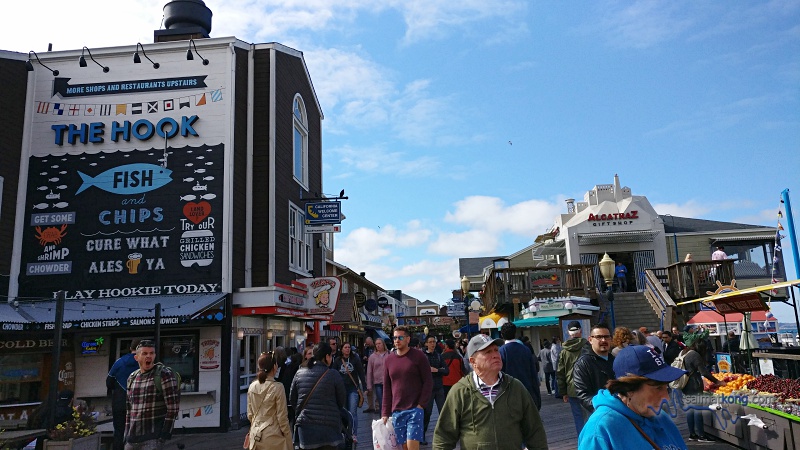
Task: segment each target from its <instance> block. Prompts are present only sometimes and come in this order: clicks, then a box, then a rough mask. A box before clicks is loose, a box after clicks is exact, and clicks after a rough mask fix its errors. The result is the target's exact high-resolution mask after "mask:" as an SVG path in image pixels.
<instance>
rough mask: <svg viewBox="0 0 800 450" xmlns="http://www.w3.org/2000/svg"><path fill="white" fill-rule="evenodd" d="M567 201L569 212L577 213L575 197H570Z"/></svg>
mask: <svg viewBox="0 0 800 450" xmlns="http://www.w3.org/2000/svg"><path fill="white" fill-rule="evenodd" d="M565 201H566V202H567V214H575V199H574V198H568V199H566V200H565Z"/></svg>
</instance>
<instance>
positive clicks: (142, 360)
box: [64, 321, 738, 450]
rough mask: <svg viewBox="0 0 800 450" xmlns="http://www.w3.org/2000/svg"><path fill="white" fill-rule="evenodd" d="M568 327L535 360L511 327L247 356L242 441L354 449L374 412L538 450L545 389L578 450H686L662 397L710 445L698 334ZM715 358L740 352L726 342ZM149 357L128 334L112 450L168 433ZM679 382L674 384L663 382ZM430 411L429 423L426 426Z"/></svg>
mask: <svg viewBox="0 0 800 450" xmlns="http://www.w3.org/2000/svg"><path fill="white" fill-rule="evenodd" d="M566 330H567V334H568V337H569V339H568V340H567V341H565V342H563V344H562V343H561V340H560V339H559V337H558V336H554V337H553V338H552V340H546V339H545V340H543V341H542V342H540V343H539V344H540V347H539V348H540V349H541V350H539V351H538V354H537V352H536V350H535V349H534V347H533V345H532V344H531V342H530V340H529V339H528V338H527V337H523V336H518V332H517V331H518V330H517V328H516V326H515V325H514V324H512V323H506V324H504V325H503V326H502V327H501V328H500V330H499V334H500V336H501V337H502V338H492V337H490V336H488V335H485V334H478V335H476V336H473V337H472V338H471V339H459V340H458V341H456V340H452V339H447V340H442V339H437V338H436V337H435V336H425V338H424V340H423V341H422V342H420V340H419V339H418V338H417V337H416V336H414V335H413V333H411V331H410V330H409V329H408V328H407V327H404V326H398V327H396V328H394V330H393V336H392V345H391V347H392V350H391V351H390V350H389V346H388V345H387V344H388V343H387V342H386V341H384V340H383V339H376V340H375V341H373V339H371V338H367V339H366V340H365V342H364V346H363V347H362V348H361V349H359V350H358V351H357V350H356V349H355V348H354V347H353V345H352V344H351V343H349V342H344V343H341V344H340V342H339V340H338V338H331V339H329V340H327V342H320V343H318V344H316V345H313V346H309V347H306V348H304V349H303V351H302V353H298V352H297V350H296V349H293V348H290V349H288V350H286V349H283V348H281V347H278V348H276V349H275V350H274V351H271V352H265V353H262V354H261V355H260V356H259V358H258V360H257V366H258V374H257V379H256V380H255V381H253V382H252V384H251V385H250V386H249V389H248V392H247V418H248V420H249V421H250V429H249V433H248V434H247V439H246V441H245V443H244V447H245V448H247V449H250V450H272V449H279V450H291V449H297V448H299V449H324V450H327V449H337V448H352V447H353V446H354V444H357V443H358V414H359V413H362V414H369V413H374V414H376V416H373V417H374V418H376V419H377V418H378V417H379V418H380V419H381V420H382V421H383V423H384V424H388V423H391V425H392V427H393V428H394V434H395V438H396V441H397V444H399V445H402V447H403V449H411V450H417V449H419V448H420V446H426V445H429V444H428V442H427V441H426V435H427V433H428V431H429V429H430V428H432V429H433V433H432V435H433V439H432V441H433V442H432V448H434V449H436V450H445V449H448V450H449V449H453V448H455V447H456V446H457V445H460V447H461V448H462V449H467V448H497V449H520V448H527V449H529V450H533V449H545V448H547V437H546V432H545V429H544V426H543V424H542V420H541V416H540V414H539V410H540V409H541V408H542V397H541V396H542V390H541V389H540V386H541V383H542V381H544V383H545V388H546V390H547V394H548V395H552V396H554V397H555V398H556V399H561V400H562V401H563V402H564V403H567V404H569V407H570V411H571V413H572V417H573V420H574V423H575V430H576V432H577V434H578V448H580V449H612V448H620V447H622V446H623V445H625V446H629V447H630V446H632V448H650V447H652V448H670V449H685V448H686V443H685V442H684V440H683V438H682V437H681V434H680V433H679V432H678V429H677V427H676V425H675V423H674V420H673V418H672V415H670V414H669V412H668V411H665V410H664V409H662V407H663V402H664V401H666V400H667V399H668V398H670V397H671V398H672V399H673V400H674V401H675V403H676V404H677V405H678V406H679V407H681V408H683V410H684V411H686V420H687V426H688V429H689V433H690V436H689V440H697V441H708V440H711V439H712V438H710V437H708V436H706V435H705V433H704V429H703V422H702V417H701V415H700V413H699V411H698V410H697V409H695V408H693V407H691V405H689V404H688V402H687V403H685V402H684V396H694V395H698V394H700V393H701V392H702V391H703V378H706V379H708V380H709V381H710V382H711V383H714V384H715V385H719V386H724V385H725V384H726V383H725V382H724V381H721V380H718V379H716V378H714V376H713V375H712V374H711V367H712V366H713V353H714V352H713V348H712V347H711V343H710V341H709V338H708V331H706V330H702V329H699V330H687V331H685V332H683V333H680V332H678V330H677V329H676V328H673V329H672V330H671V331H660V330H659V331H655V332H650V331H649V330H648V329H647V328H646V327H640V328H639V329H635V330H630V329H628V328H626V327H617V328H615V329H613V330H612V329H611V328H609V326H608V325H606V324H604V323H598V324H595V325H593V326H591V327H590V329H589V330H584V329H583V326H582V325H581V322H578V321H572V322H569V323H568V324H567V327H566ZM585 331H587V332H586V337H584V332H585ZM722 350H723V351H726V352H736V351H737V350H738V340H737V339H736V337H735V335H734V336H730V339H728V341H726V343H725V346H724V347H723V348H722ZM155 361H156V355H155V344H154V343H153V342H152V341H141V342H140V341H138V340H136V341H133V342H132V343H131V353H130V354H129V355H125V356H123V357H122V358H120V359H119V360H118V361H117V362H116V363H115V364H114V365H113V367H112V369H111V371H110V372H109V375H108V380H107V385H108V387H109V389H111V390H112V391H113V399H114V402H113V410H114V420H115V439H114V446H113V448H114V449H115V450H116V449H125V450H139V449H141V450H149V449H160V448H163V447H164V443H165V441H167V440H168V439H170V437H171V434H172V428H173V427H174V421H175V419H176V418H177V411H178V406H179V402H180V389H179V388H178V387H179V384H180V377H179V376H178V375H177V374H176V373H174V372H173V371H172V370H170V369H169V368H168V367H164V366H163V365H161V364H160V363H157V362H155ZM540 373H543V374H544V375H543V377H540V375H539V374H540ZM679 381H683V382H681V383H680V384H679V388H675V389H672V388H671V387H670V386H673V387H675V386H676V383H678V382H679ZM670 383H672V384H670ZM670 391H674V394H672V395H671V394H670ZM67 394H70V393H65V394H64V398H65V402H67V401H68V400H69V399H68V398H67V397H70V396H69V395H67ZM434 406H435V407H436V408H437V410H438V413H439V418H438V420H437V421H436V423H435V424H433V425H431V423H430V422H431V417H432V414H433V408H434ZM361 408H363V410H362V409H361ZM376 423H378V422H376ZM648 446H650V447H648Z"/></svg>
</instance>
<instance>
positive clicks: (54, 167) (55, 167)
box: [50, 164, 58, 169]
mask: <svg viewBox="0 0 800 450" xmlns="http://www.w3.org/2000/svg"><path fill="white" fill-rule="evenodd" d="M50 168H51V169H58V164H53V165H52V166H50Z"/></svg>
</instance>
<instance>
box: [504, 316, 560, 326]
mask: <svg viewBox="0 0 800 450" xmlns="http://www.w3.org/2000/svg"><path fill="white" fill-rule="evenodd" d="M514 325H516V326H518V327H522V328H525V327H546V326H548V325H558V317H531V318H530V319H520V320H517V321H516V322H514Z"/></svg>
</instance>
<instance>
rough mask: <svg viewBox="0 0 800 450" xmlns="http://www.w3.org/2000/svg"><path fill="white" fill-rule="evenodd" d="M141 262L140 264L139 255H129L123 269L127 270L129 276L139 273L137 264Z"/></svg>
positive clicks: (140, 255) (140, 258)
mask: <svg viewBox="0 0 800 450" xmlns="http://www.w3.org/2000/svg"><path fill="white" fill-rule="evenodd" d="M141 262H142V254H141V253H131V254H130V255H128V261H127V262H126V263H125V267H127V268H128V273H129V274H131V275H135V274H137V273H139V264H140V263H141Z"/></svg>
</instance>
